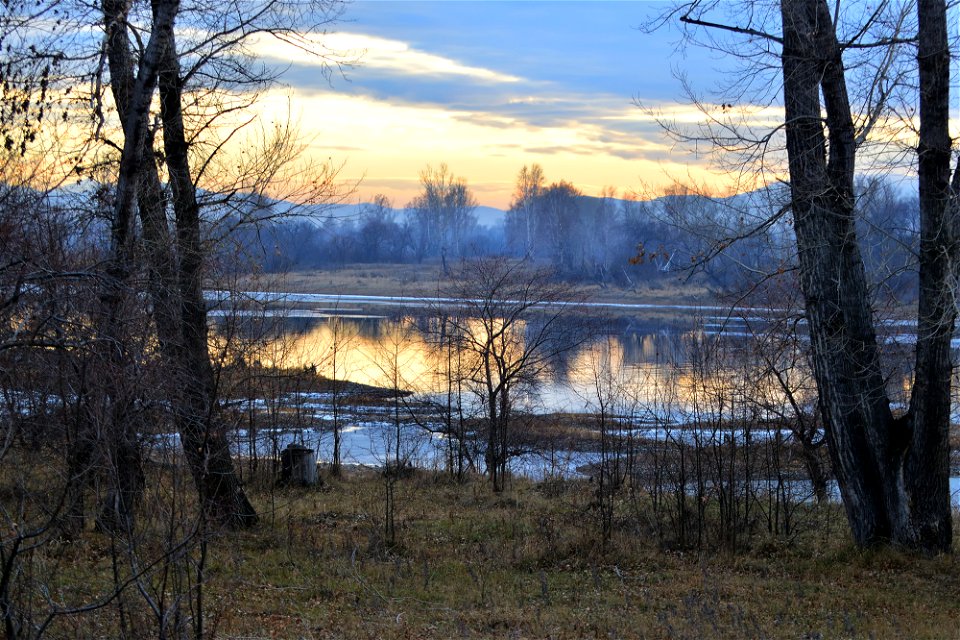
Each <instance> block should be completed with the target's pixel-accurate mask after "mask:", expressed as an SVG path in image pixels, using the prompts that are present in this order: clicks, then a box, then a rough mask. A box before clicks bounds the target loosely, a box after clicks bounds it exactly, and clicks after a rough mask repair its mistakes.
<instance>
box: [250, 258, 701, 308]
mask: <svg viewBox="0 0 960 640" xmlns="http://www.w3.org/2000/svg"><path fill="white" fill-rule="evenodd" d="M238 285H239V286H240V287H242V288H250V289H254V288H256V289H261V290H268V291H286V292H296V293H328V294H344V295H346V294H355V295H405V296H436V295H438V294H439V295H443V293H444V292H446V291H449V290H450V288H451V283H450V281H449V279H447V278H445V277H444V276H443V269H442V268H441V265H440V264H439V263H435V262H430V263H424V264H420V265H417V264H356V265H345V266H343V267H339V268H336V269H324V270H317V271H294V272H290V273H286V274H265V275H260V276H256V277H246V278H242V279H241V281H240V282H239V283H238ZM581 289H582V291H583V292H584V293H585V294H586V295H587V297H588V298H589V299H590V300H591V301H595V302H614V303H637V304H670V305H675V304H708V305H711V304H716V301H715V298H714V296H713V294H711V293H710V291H709V290H708V289H707V288H705V287H703V286H700V285H697V284H690V283H683V282H682V281H681V280H680V279H679V278H678V279H676V280H674V281H670V282H655V283H638V284H637V286H636V287H634V288H624V287H619V286H616V285H609V286H606V287H601V286H599V285H596V284H591V285H585V286H583V287H582V288H581Z"/></svg>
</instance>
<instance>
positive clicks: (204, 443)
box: [154, 0, 257, 527]
mask: <svg viewBox="0 0 960 640" xmlns="http://www.w3.org/2000/svg"><path fill="white" fill-rule="evenodd" d="M154 4H155V5H156V4H158V2H157V0H154ZM169 38H170V39H169V42H168V46H167V47H165V49H164V51H165V54H166V55H165V56H164V58H163V60H162V69H161V73H160V79H159V88H160V118H161V120H162V122H163V148H164V152H165V155H166V165H167V171H168V174H169V179H170V186H171V190H172V192H173V209H174V213H175V216H176V246H177V256H178V258H179V265H178V266H179V270H178V273H177V276H178V277H177V285H178V291H179V302H180V327H181V332H182V333H181V336H180V338H181V350H180V356H181V360H180V363H179V364H180V367H179V371H178V373H179V374H180V376H181V378H180V382H181V383H182V384H183V392H182V393H183V396H182V400H183V403H182V406H181V407H179V410H178V415H177V418H178V426H179V430H180V437H181V439H182V440H183V445H184V449H185V451H186V454H187V458H188V460H191V464H190V468H191V470H192V471H193V475H194V480H195V482H196V483H197V487H198V489H199V491H200V495H201V496H202V497H203V499H204V501H205V502H206V505H207V509H208V510H209V513H210V514H211V515H213V516H214V517H215V518H216V519H217V520H219V521H221V522H224V523H227V524H230V525H232V526H240V527H247V526H252V525H254V524H256V523H257V513H256V511H255V510H254V508H253V505H251V504H250V501H249V500H248V499H247V496H246V493H245V492H244V490H243V486H242V484H241V483H240V480H239V478H238V477H237V474H236V472H235V470H234V467H233V460H232V459H231V457H230V449H229V443H228V440H227V434H226V430H225V428H224V426H223V424H222V423H221V421H220V420H219V419H218V416H217V402H216V398H217V389H216V382H215V379H214V374H213V368H212V367H211V364H210V354H209V345H208V341H207V339H208V326H207V306H206V301H205V300H204V298H203V257H204V248H203V240H202V239H201V236H200V206H199V204H198V203H197V194H196V187H195V186H194V184H193V177H192V176H191V174H190V160H189V155H188V154H189V149H190V146H189V143H188V142H187V139H186V135H185V132H184V125H183V112H182V110H181V103H182V100H181V98H182V93H183V91H182V85H181V78H180V64H179V61H178V59H177V52H176V41H175V35H174V34H173V33H172V32H171V33H170V34H169Z"/></svg>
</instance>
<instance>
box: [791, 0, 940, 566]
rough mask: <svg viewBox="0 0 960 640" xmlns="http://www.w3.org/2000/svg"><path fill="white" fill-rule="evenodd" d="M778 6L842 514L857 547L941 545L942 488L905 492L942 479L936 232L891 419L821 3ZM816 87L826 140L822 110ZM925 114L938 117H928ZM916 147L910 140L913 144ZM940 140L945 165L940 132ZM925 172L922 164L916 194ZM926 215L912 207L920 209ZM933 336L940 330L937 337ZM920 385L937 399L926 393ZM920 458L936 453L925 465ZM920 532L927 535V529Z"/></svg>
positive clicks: (833, 41)
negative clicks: (910, 391)
mask: <svg viewBox="0 0 960 640" xmlns="http://www.w3.org/2000/svg"><path fill="white" fill-rule="evenodd" d="M926 2H927V3H928V4H940V5H942V2H940V3H936V2H931V1H930V0H926ZM781 7H782V18H783V41H784V44H783V79H784V107H785V120H786V136H787V153H788V159H789V168H790V187H791V198H792V207H793V218H794V228H795V232H796V236H797V247H798V252H799V261H800V275H801V287H802V289H803V293H804V297H805V306H806V312H807V317H808V320H809V322H810V335H811V345H812V351H813V363H814V374H815V377H816V380H817V385H818V388H819V392H820V407H821V411H822V414H823V416H824V422H825V426H826V435H827V442H828V445H829V449H830V455H831V460H832V462H833V467H834V471H835V473H836V476H837V480H838V483H839V485H840V491H841V493H842V495H843V501H844V507H845V509H846V512H847V518H848V520H849V523H850V527H851V530H852V532H853V536H854V539H855V541H856V542H857V544H858V545H861V546H870V545H876V544H884V543H893V544H897V545H902V546H906V547H911V548H916V547H919V548H924V549H948V548H949V535H947V536H946V537H945V536H944V534H943V529H944V525H943V523H944V517H945V522H946V527H945V529H946V531H947V532H948V533H949V530H950V527H949V511H948V508H949V502H948V498H947V496H946V493H945V492H942V493H939V494H938V495H936V496H933V497H930V496H927V498H928V499H923V500H918V499H917V498H918V496H917V495H916V494H914V492H913V491H912V490H911V489H909V487H913V486H917V487H927V486H929V485H931V484H932V485H935V486H937V487H939V485H940V484H941V481H942V482H946V480H947V474H946V473H945V469H943V468H941V467H942V464H941V463H940V462H939V460H941V459H944V460H945V458H943V452H942V451H940V450H938V446H940V444H941V442H940V440H939V439H938V438H937V437H933V436H932V435H931V432H938V431H942V430H944V429H946V428H947V426H948V424H949V422H948V421H947V418H948V416H949V385H950V366H949V336H950V335H952V331H953V321H952V320H953V319H952V312H945V310H944V309H943V304H944V302H945V297H944V295H943V294H944V292H945V291H946V290H945V289H944V285H945V281H944V279H943V278H942V274H939V272H940V271H943V268H940V269H939V270H938V269H937V267H936V265H935V264H934V265H931V264H928V263H929V262H930V257H931V255H927V254H931V253H936V252H937V251H942V247H940V248H939V249H938V248H937V246H936V243H937V242H942V236H941V237H940V238H936V239H935V238H934V237H932V236H930V235H929V234H925V237H926V240H925V242H927V243H928V244H930V243H933V244H932V245H931V246H929V247H928V248H927V254H925V255H922V256H921V273H922V274H923V273H924V272H925V271H929V270H930V269H931V267H933V271H934V272H935V273H933V274H930V273H928V274H927V275H926V276H924V275H921V303H920V310H921V319H920V323H921V325H920V342H921V343H924V344H922V345H918V352H917V370H916V378H915V385H916V386H915V392H914V396H913V398H914V401H913V402H912V403H911V410H910V413H909V414H908V415H907V416H905V417H902V418H899V419H894V416H893V414H892V412H891V410H890V401H889V397H888V395H887V392H886V388H885V383H884V378H883V374H882V370H881V365H880V351H879V348H878V345H877V340H876V333H875V329H874V325H873V318H872V310H871V307H870V296H869V290H868V283H867V278H866V274H865V272H864V266H863V261H862V259H861V255H860V251H859V247H858V244H857V238H856V232H855V224H854V190H853V178H854V168H855V165H854V162H855V153H856V148H855V142H854V128H853V122H852V118H851V111H850V104H849V100H848V97H847V89H846V81H845V76H844V69H843V62H842V59H841V49H840V46H839V44H838V42H837V37H836V32H835V30H834V27H833V24H832V20H831V16H830V11H829V8H828V7H827V4H826V2H825V1H824V0H783V1H782V3H781ZM922 24H923V14H922V13H921V25H922ZM921 28H922V26H921ZM921 40H923V38H921ZM943 41H944V43H945V31H944V40H943ZM944 49H945V47H944ZM940 73H943V70H941V71H940ZM944 81H945V79H944ZM921 86H924V85H923V80H922V78H921ZM945 90H946V87H945V86H944V87H943V90H942V91H943V92H945ZM934 91H935V92H939V91H941V90H940V89H935V90H934ZM821 92H822V95H823V103H824V107H825V110H826V124H827V128H828V130H829V144H828V139H827V136H826V133H825V131H824V124H823V118H822V115H821V103H820V95H821ZM921 111H922V110H921ZM936 117H940V116H938V115H936V114H934V118H936ZM945 123H946V120H944V125H943V126H946V124H945ZM921 137H922V138H923V137H924V136H923V135H922V132H921ZM923 148H924V145H923V143H921V151H922V150H923ZM946 148H947V157H946V161H947V162H949V137H947V145H946ZM828 154H829V155H828ZM921 156H922V154H921ZM941 161H942V159H938V162H941ZM945 166H948V165H945ZM938 175H939V174H938ZM941 179H942V178H940V177H938V178H937V181H940V180H941ZM925 181H927V179H926V178H925V177H924V170H923V167H921V200H922V199H923V189H924V187H923V186H922V185H923V184H924V182H925ZM936 191H937V193H938V197H939V198H940V202H945V194H946V192H945V190H944V189H943V188H940V187H938V188H937V189H936ZM928 208H929V207H928ZM922 209H923V207H922ZM928 215H929V214H928V213H922V217H927V216H928ZM928 226H929V223H928ZM921 227H924V223H923V222H922V223H921ZM944 259H946V258H944ZM925 282H926V284H924V283H925ZM925 288H926V289H927V293H926V298H927V299H924V289H925ZM944 313H946V314H947V315H948V316H949V318H946V316H945V315H944ZM924 318H932V319H935V320H936V328H935V331H933V333H935V334H936V335H929V336H928V335H927V334H929V333H931V329H933V326H932V325H931V323H930V321H928V320H925V319H924ZM946 320H948V321H946ZM927 325H931V326H927ZM937 332H940V333H937ZM941 334H942V335H946V336H947V338H946V344H943V340H942V335H941ZM926 343H929V345H926ZM925 345H926V346H925ZM928 352H932V354H933V355H932V358H928V357H927V356H926V355H924V354H927V353H928ZM931 393H933V395H934V396H935V397H936V398H938V399H937V400H932V401H931V400H930V399H929V398H928V396H929V395H930V394H931ZM918 395H922V396H923V399H918ZM931 404H932V405H933V406H932V407H931ZM920 414H923V416H924V417H923V418H920V420H921V421H922V422H924V423H926V424H929V425H930V426H929V427H926V426H925V427H924V428H922V429H916V428H914V427H916V424H917V420H918V415H920ZM911 434H912V440H911ZM944 451H945V450H944ZM930 456H935V457H936V458H937V460H938V462H935V463H933V464H932V466H931V464H929V462H930ZM921 461H927V464H924V463H923V462H921ZM941 476H942V478H941ZM941 497H942V498H943V499H942V504H940V498H941ZM934 503H936V504H934ZM944 510H947V511H946V514H945V516H944V515H943V514H944ZM921 529H923V530H924V531H925V530H927V529H930V530H935V531H936V532H937V533H936V535H928V534H927V533H924V532H923V531H921Z"/></svg>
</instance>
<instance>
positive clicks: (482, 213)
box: [311, 202, 506, 230]
mask: <svg viewBox="0 0 960 640" xmlns="http://www.w3.org/2000/svg"><path fill="white" fill-rule="evenodd" d="M368 206H370V205H369V204H368V203H366V202H359V203H357V204H339V205H334V206H331V207H326V208H325V209H324V210H322V211H318V212H317V213H316V215H313V216H311V218H312V219H313V220H315V221H316V222H318V223H322V222H323V221H324V220H326V219H331V218H333V219H335V220H350V219H354V220H356V219H358V218H359V216H360V212H361V211H363V208H364V207H368ZM392 211H393V214H394V217H395V219H396V220H397V221H402V220H404V219H405V218H406V216H407V210H406V209H403V208H394V209H392ZM473 215H475V216H476V218H477V224H479V225H480V226H481V227H485V228H487V229H488V230H492V229H494V228H495V227H499V226H501V225H503V221H504V217H505V216H506V212H505V211H504V210H503V209H497V208H496V207H487V206H479V207H477V208H476V209H474V210H473Z"/></svg>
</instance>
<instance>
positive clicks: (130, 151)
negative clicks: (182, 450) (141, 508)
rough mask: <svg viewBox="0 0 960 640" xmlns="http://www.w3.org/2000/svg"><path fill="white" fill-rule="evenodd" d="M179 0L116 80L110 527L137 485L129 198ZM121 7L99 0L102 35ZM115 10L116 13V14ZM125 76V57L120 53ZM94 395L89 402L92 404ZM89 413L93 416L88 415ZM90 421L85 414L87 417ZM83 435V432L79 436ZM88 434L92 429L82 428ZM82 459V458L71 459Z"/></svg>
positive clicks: (105, 313)
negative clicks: (129, 372)
mask: <svg viewBox="0 0 960 640" xmlns="http://www.w3.org/2000/svg"><path fill="white" fill-rule="evenodd" d="M178 5H179V3H178V2H171V3H168V4H164V5H162V6H160V7H158V11H157V12H156V14H155V16H154V25H153V29H152V31H151V34H150V39H149V41H148V43H147V46H146V49H145V50H144V52H143V55H142V56H141V58H140V62H139V69H138V72H137V76H136V79H133V78H132V77H128V78H127V81H126V82H124V84H123V92H124V94H125V96H124V97H125V101H126V109H125V110H124V112H123V113H122V114H121V122H122V126H123V133H124V146H123V150H122V152H121V156H120V167H119V172H118V178H117V191H116V196H115V201H114V210H113V219H112V224H111V230H110V257H109V259H108V261H107V267H106V276H107V277H106V283H105V285H104V290H103V292H102V294H101V308H102V317H101V319H100V320H99V327H98V340H99V343H100V345H101V359H102V365H103V366H104V367H105V373H104V377H103V380H104V382H103V391H102V393H103V400H104V403H105V404H104V406H103V413H102V414H101V417H102V418H103V419H106V421H107V424H106V425H104V427H105V433H106V440H107V441H105V442H104V441H101V443H100V444H101V446H102V450H103V453H104V454H105V456H106V461H105V462H106V468H107V470H108V486H109V489H108V493H107V499H106V501H105V504H104V506H103V509H102V511H101V515H100V517H99V518H98V526H99V527H101V528H102V529H104V530H108V531H115V530H119V529H121V528H124V527H129V526H131V525H132V519H133V513H134V505H135V503H136V501H137V500H138V499H139V495H140V492H141V491H142V488H143V471H142V469H141V467H140V465H141V457H140V451H139V448H138V443H137V437H136V433H135V430H134V427H133V425H132V424H130V421H129V413H128V411H127V402H128V401H129V398H126V397H125V396H126V394H125V393H124V391H123V387H124V378H125V372H124V369H125V366H126V364H127V361H128V358H129V355H128V353H127V347H126V344H127V341H126V339H125V336H124V331H125V328H124V322H123V317H122V316H123V309H124V306H125V302H126V300H127V288H128V283H129V279H130V276H131V275H132V273H133V271H134V270H135V265H134V259H133V219H134V211H135V210H134V205H135V202H136V198H137V194H138V193H139V186H140V176H141V175H142V173H143V167H144V166H145V165H146V164H147V163H151V164H152V161H150V160H149V159H148V158H147V149H148V142H149V139H150V135H149V123H148V117H149V112H150V103H151V102H152V100H153V95H154V93H155V91H156V87H157V79H158V76H159V70H160V60H161V57H162V56H163V49H164V47H165V46H166V41H167V39H168V38H171V37H172V35H173V23H174V18H175V17H176V14H177V10H178ZM119 8H120V7H119V6H118V5H117V3H115V2H113V1H112V0H106V1H105V2H104V5H103V9H104V18H105V23H106V24H105V27H106V30H107V37H108V39H109V40H111V41H112V40H113V39H115V38H120V37H124V38H125V37H126V36H125V35H121V33H122V29H123V27H122V26H121V25H122V24H123V22H121V21H120V20H119V19H118V18H119V17H120V16H118V15H116V14H115V13H114V12H116V11H117V10H118V9H119ZM120 15H122V14H120ZM123 63H124V64H126V66H127V73H128V74H130V75H131V76H132V65H131V60H130V59H129V57H128V58H127V59H126V60H124V61H123ZM95 405H96V403H94V406H95ZM95 419H96V418H94V420H95ZM88 424H90V426H92V424H93V423H92V421H91V422H90V423H88ZM81 437H86V436H83V435H82V436H81ZM89 437H92V436H89ZM75 462H77V463H78V464H80V465H81V466H82V465H83V464H84V461H83V460H80V461H75Z"/></svg>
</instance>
